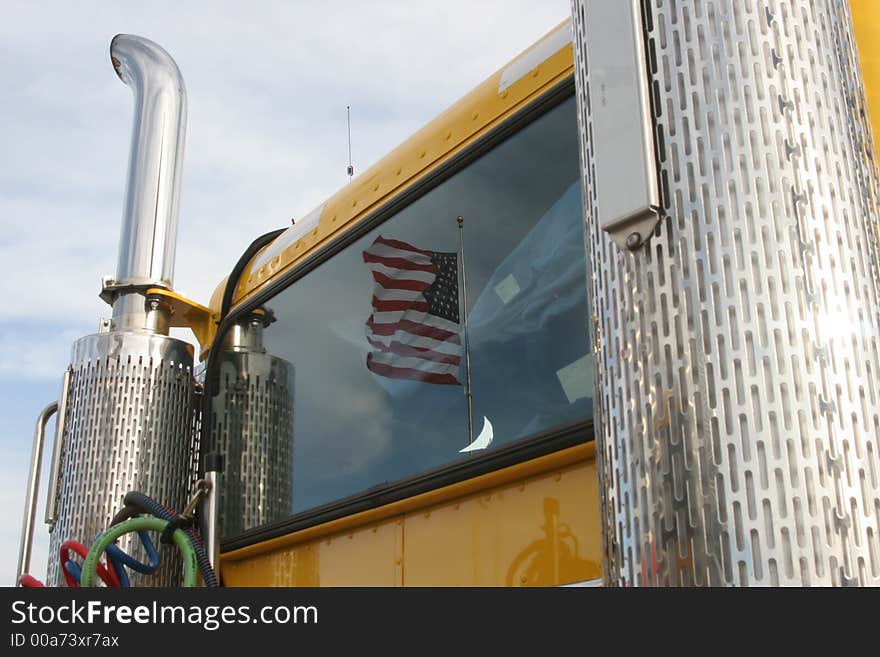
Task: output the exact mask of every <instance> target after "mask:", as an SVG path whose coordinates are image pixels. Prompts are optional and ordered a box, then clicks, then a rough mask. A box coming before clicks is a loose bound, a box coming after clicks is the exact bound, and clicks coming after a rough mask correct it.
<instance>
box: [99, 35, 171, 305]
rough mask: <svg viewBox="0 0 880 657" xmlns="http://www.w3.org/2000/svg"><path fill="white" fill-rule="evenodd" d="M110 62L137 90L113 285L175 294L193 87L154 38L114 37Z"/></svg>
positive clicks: (120, 289)
mask: <svg viewBox="0 0 880 657" xmlns="http://www.w3.org/2000/svg"><path fill="white" fill-rule="evenodd" d="M110 59H111V61H112V62H113V68H114V69H116V74H117V75H118V76H119V79H120V80H122V81H123V82H124V83H125V84H126V85H128V86H129V87H131V90H132V93H133V94H134V105H135V107H134V128H133V130H132V137H131V152H130V156H129V163H128V176H127V181H126V191H125V206H124V211H123V218H122V234H121V236H120V240H119V261H118V264H117V268H116V278H115V280H114V281H111V282H110V286H111V287H113V288H116V289H117V290H119V291H120V292H122V291H123V290H125V289H126V288H129V289H130V288H132V287H139V288H141V289H145V288H146V287H165V288H169V289H170V288H171V287H172V282H173V278H174V254H175V249H176V241H177V210H178V202H179V198H180V178H181V173H182V170H183V149H184V142H185V133H186V87H185V86H184V83H183V77H182V76H181V74H180V70H179V69H178V68H177V64H176V63H175V62H174V60H173V59H172V58H171V56H170V55H169V54H168V53H167V52H165V50H164V49H162V47H160V46H159V45H157V44H155V43H153V42H152V41H150V40H149V39H145V38H143V37H139V36H133V35H130V34H119V35H117V36H115V37H114V38H113V41H112V42H111V44H110ZM105 291H106V290H105ZM115 310H116V309H115V307H114V314H115Z"/></svg>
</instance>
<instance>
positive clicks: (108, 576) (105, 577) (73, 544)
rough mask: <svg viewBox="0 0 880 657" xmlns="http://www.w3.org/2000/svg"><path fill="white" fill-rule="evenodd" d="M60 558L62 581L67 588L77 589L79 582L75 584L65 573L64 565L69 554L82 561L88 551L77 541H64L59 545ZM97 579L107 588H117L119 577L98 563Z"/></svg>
mask: <svg viewBox="0 0 880 657" xmlns="http://www.w3.org/2000/svg"><path fill="white" fill-rule="evenodd" d="M59 552H60V556H61V572H62V573H64V579H65V581H66V582H67V586H68V587H70V588H72V589H75V588H79V582H77V581H76V580H75V579H74V578H73V576H72V575H71V574H70V573H69V572H67V568H66V567H65V565H66V564H67V562H68V561H70V557H71V554H70V553H71V552H75V553H76V554H78V555H79V556H81V557H82V558H83V559H85V558H86V557H87V556H88V554H89V549H88V548H87V547H86V546H85V545H83V544H82V543H78V542H77V541H64V542H63V543H62V544H61V549H60V550H59ZM96 572H97V574H98V577H100V578H101V581H103V582H104V584H106V585H107V586H110V587H112V588H117V589H118V588H119V577H117V576H116V571H115V570H113V568H112V566H111V567H110V568H106V567H105V566H104V564H103V563H101V562H100V561H99V562H98V567H97V571H96Z"/></svg>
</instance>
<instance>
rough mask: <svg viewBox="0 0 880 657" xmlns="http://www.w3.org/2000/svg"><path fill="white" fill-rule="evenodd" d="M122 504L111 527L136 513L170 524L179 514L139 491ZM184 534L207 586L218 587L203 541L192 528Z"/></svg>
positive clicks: (111, 522)
mask: <svg viewBox="0 0 880 657" xmlns="http://www.w3.org/2000/svg"><path fill="white" fill-rule="evenodd" d="M122 502H123V504H124V505H125V507H124V508H123V509H122V510H121V511H119V513H117V514H116V515H115V516H113V520H112V521H110V526H111V527H112V526H113V525H116V524H118V523H120V522H122V521H123V520H127V519H128V518H130V517H131V516H133V515H135V514H136V513H149V514H150V515H153V516H156V517H157V518H161V519H162V520H167V521H169V522H170V521H171V520H173V519H174V518H176V517H177V515H178V514H177V513H175V512H174V511H171V510H170V509H168V508H167V507H165V506H163V505H162V504H159V503H158V502H157V501H156V500H154V499H153V498H151V497H149V496H147V495H144V494H143V493H139V492H137V491H130V492H128V493H126V494H125V497H124V498H123V500H122ZM183 532H184V533H185V534H186V535H187V538H189V541H190V543H192V546H193V550H195V553H196V561H197V562H198V564H199V572H200V573H201V574H202V579H203V580H204V581H205V586H207V587H211V588H213V587H216V586H218V584H217V576H216V575H215V574H214V569H213V568H211V561H210V560H209V559H208V554H207V553H206V552H205V548H204V546H203V545H202V541H201V538H200V537H199V535H198V533H197V532H196V531H195V530H194V529H192V528H191V527H186V528H184V530H183Z"/></svg>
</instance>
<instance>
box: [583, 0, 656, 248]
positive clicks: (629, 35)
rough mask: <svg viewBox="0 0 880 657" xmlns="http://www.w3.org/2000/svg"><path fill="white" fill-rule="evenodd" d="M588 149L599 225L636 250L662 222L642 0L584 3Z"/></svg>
mask: <svg viewBox="0 0 880 657" xmlns="http://www.w3.org/2000/svg"><path fill="white" fill-rule="evenodd" d="M585 9H586V12H585V21H584V24H585V26H586V33H585V35H584V42H585V48H586V51H587V52H586V60H587V61H586V64H587V68H588V79H587V87H588V97H589V99H590V100H589V108H588V113H589V116H590V121H591V124H592V125H591V134H590V136H589V139H590V140H591V143H590V146H589V148H590V150H591V151H592V154H593V161H594V162H595V175H594V185H595V195H596V201H597V203H596V207H597V215H598V220H599V225H600V227H601V228H602V230H604V231H605V232H607V233H608V234H609V235H610V236H611V239H612V240H614V243H615V244H617V246H618V247H620V248H621V249H626V250H629V251H633V250H635V249H637V248H639V247H640V246H641V245H642V244H643V243H644V242H645V241H646V240H647V239H648V237H649V236H650V234H651V232H652V231H653V230H654V227H655V226H656V225H657V222H658V221H659V220H660V215H659V208H660V192H659V184H658V175H657V163H656V158H655V150H654V122H653V117H652V115H651V102H650V95H649V86H648V70H647V64H646V58H645V45H644V27H643V25H642V12H641V2H640V0H628V1H625V0H620V1H618V0H615V1H614V2H609V1H608V0H587V1H586V2H585Z"/></svg>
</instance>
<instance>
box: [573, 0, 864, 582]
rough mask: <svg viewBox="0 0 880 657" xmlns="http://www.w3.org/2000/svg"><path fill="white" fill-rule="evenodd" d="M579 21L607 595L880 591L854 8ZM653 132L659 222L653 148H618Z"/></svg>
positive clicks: (659, 9) (773, 8) (635, 9)
mask: <svg viewBox="0 0 880 657" xmlns="http://www.w3.org/2000/svg"><path fill="white" fill-rule="evenodd" d="M703 5H709V6H708V8H704V7H703ZM572 14H573V16H574V30H575V35H576V41H575V72H576V84H577V96H578V107H579V112H578V114H579V129H580V133H581V134H580V137H581V142H580V143H581V163H582V171H583V172H584V181H583V182H584V185H583V193H584V212H585V221H586V230H587V233H586V242H587V260H588V262H590V263H591V264H590V267H591V276H590V278H589V279H588V280H589V283H588V284H590V285H591V287H592V303H593V308H594V309H595V310H594V312H595V317H594V322H595V324H594V325H595V334H594V342H593V344H594V345H596V358H597V364H598V366H597V369H596V371H597V373H598V379H597V387H596V401H597V407H598V408H599V409H601V410H600V412H598V413H597V418H596V437H597V448H596V455H597V462H598V468H599V482H600V483H599V485H600V500H601V508H602V517H603V523H602V525H603V533H604V542H605V554H604V579H605V582H606V583H607V584H609V585H619V586H630V585H643V586H655V585H673V586H678V585H708V586H753V585H757V586H768V585H772V586H804V585H819V586H856V585H859V586H878V585H880V558H878V548H877V546H878V536H880V512H878V510H880V505H878V499H880V477H878V476H877V473H878V472H880V454H878V450H877V445H878V439H880V394H878V392H877V390H878V388H877V372H878V371H880V352H878V349H877V344H878V336H880V279H878V277H877V274H876V272H877V271H878V268H880V250H878V241H877V235H876V232H875V230H876V217H877V199H878V198H880V181H878V178H877V168H876V160H875V155H874V150H873V147H872V144H871V138H870V135H871V130H870V126H869V124H868V123H867V119H866V116H867V114H866V109H865V98H864V90H863V86H862V80H861V74H860V69H859V64H858V60H857V53H856V51H855V49H854V45H853V42H852V39H851V37H850V35H851V34H852V21H851V18H850V10H849V6H848V3H847V2H845V1H844V0H814V1H811V2H785V3H782V2H780V3H742V2H732V3H723V2H718V3H711V5H710V3H700V2H696V1H695V0H684V1H682V2H676V3H668V2H661V1H660V0H654V1H652V2H647V1H644V2H643V1H642V0H628V1H626V2H623V1H620V2H606V1H604V0H572ZM597 42H599V43H604V44H606V46H607V47H606V48H597ZM621 44H628V46H627V47H628V50H629V52H625V51H622V52H615V51H614V47H616V46H620V45H621ZM731 54H733V56H730V55H731ZM628 62H631V63H632V66H631V68H630V69H629V70H628V69H627V68H626V66H625V65H626V64H627V63H628ZM627 72H628V73H630V75H624V73H627ZM641 85H645V87H646V88H647V89H649V90H650V96H649V99H650V100H651V103H650V105H648V107H649V117H648V118H649V120H648V121H647V122H643V121H641V120H639V118H638V117H636V118H631V119H630V120H629V122H628V124H625V123H623V122H622V120H621V117H626V116H627V114H626V113H625V112H623V111H616V110H617V107H618V105H619V103H620V100H621V99H623V100H624V101H625V100H626V99H627V98H636V96H637V92H638V87H639V86H641ZM638 106H639V102H638V100H637V98H636V99H634V100H631V101H630V102H629V104H628V106H627V107H625V108H624V109H627V108H630V109H632V108H637V107H638ZM609 112H613V114H611V115H609ZM631 115H632V113H630V116H631ZM645 123H647V124H648V125H647V128H648V134H647V135H646V136H645V139H644V140H643V141H642V143H647V144H651V145H652V148H650V149H648V150H649V158H648V160H649V161H650V160H651V159H654V158H653V157H650V156H654V152H652V151H654V150H655V148H654V145H656V160H655V161H654V162H653V163H651V166H652V167H653V168H654V170H655V172H656V174H657V181H658V182H659V192H660V198H659V203H658V205H659V207H658V208H657V209H658V210H659V216H658V217H655V218H653V219H651V215H650V212H648V210H650V209H651V208H650V206H651V205H652V202H651V200H650V199H651V194H650V193H648V191H649V190H650V188H651V186H652V181H650V179H649V180H647V181H646V182H643V183H642V188H641V189H640V190H637V192H638V193H636V192H633V191H632V190H630V189H628V188H627V186H628V185H630V184H631V181H632V180H633V177H634V173H635V174H638V173H640V172H642V171H643V170H644V167H643V160H642V159H641V158H640V157H639V156H640V154H641V153H640V151H639V148H638V146H639V145H640V144H639V143H638V142H636V143H635V146H636V147H635V148H632V149H630V152H632V153H633V154H634V155H633V157H632V158H631V159H630V160H629V161H628V162H624V161H623V158H622V157H621V156H622V154H625V152H627V151H625V150H624V149H623V148H622V146H621V144H619V143H614V142H615V140H616V141H618V142H619V141H622V139H621V135H627V137H628V139H627V140H626V141H625V142H624V144H623V145H626V142H634V141H635V140H633V138H632V134H633V133H638V131H640V130H642V129H644V128H645ZM615 125H616V126H617V127H616V129H614V126H615ZM608 126H612V129H610V130H609V129H607V127H608ZM621 163H623V164H624V166H620V164H621ZM620 181H624V182H623V184H621V183H620ZM639 199H648V200H647V201H643V202H642V203H641V207H639V205H635V202H636V201H638V200H639ZM621 209H623V210H625V211H626V212H622V211H621ZM646 217H647V219H646V220H645V221H644V222H643V221H642V220H643V219H645V218H646ZM655 222H656V226H655V225H654V224H655ZM621 228H623V229H625V230H623V231H622V232H621V231H619V230H618V229H621Z"/></svg>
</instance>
